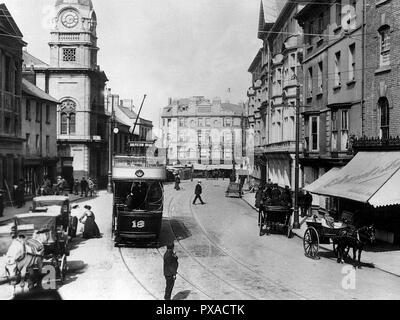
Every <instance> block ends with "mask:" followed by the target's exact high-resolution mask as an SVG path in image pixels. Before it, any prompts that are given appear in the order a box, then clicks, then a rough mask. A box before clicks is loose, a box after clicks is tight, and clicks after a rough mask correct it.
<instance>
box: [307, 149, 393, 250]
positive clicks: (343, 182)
mask: <svg viewBox="0 0 400 320" xmlns="http://www.w3.org/2000/svg"><path fill="white" fill-rule="evenodd" d="M399 185H400V151H380V152H378V151H369V152H368V151H362V152H358V153H357V154H356V156H355V157H354V158H353V159H352V160H351V161H350V162H349V163H348V164H347V165H346V166H344V167H343V168H341V169H339V168H335V169H334V170H330V171H328V172H327V173H326V174H325V175H323V176H322V177H321V178H319V179H318V180H316V181H315V182H313V183H312V184H310V185H308V186H306V187H305V190H307V191H309V192H311V193H313V194H317V195H321V196H327V197H329V201H328V202H329V203H328V206H327V207H326V211H327V212H329V213H330V214H331V215H332V216H334V217H335V218H337V219H338V218H340V217H343V216H344V215H345V216H346V217H348V218H350V220H352V223H353V224H354V225H355V226H356V227H361V226H363V225H367V224H374V226H375V228H376V235H377V239H378V240H381V241H385V242H389V243H395V244H399V243H400V193H399V192H398V186H399Z"/></svg>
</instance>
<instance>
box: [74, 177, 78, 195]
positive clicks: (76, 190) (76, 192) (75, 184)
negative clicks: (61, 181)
mask: <svg viewBox="0 0 400 320" xmlns="http://www.w3.org/2000/svg"><path fill="white" fill-rule="evenodd" d="M78 193H79V180H78V179H75V181H74V194H75V195H76V196H77V195H78Z"/></svg>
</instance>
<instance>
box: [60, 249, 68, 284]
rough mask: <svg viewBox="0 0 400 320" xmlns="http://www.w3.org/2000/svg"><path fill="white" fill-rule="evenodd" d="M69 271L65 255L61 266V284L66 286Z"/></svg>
mask: <svg viewBox="0 0 400 320" xmlns="http://www.w3.org/2000/svg"><path fill="white" fill-rule="evenodd" d="M67 271H68V263H67V256H66V255H63V256H62V258H61V266H60V282H61V284H64V282H65V278H66V276H67Z"/></svg>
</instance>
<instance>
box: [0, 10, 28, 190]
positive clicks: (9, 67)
mask: <svg viewBox="0 0 400 320" xmlns="http://www.w3.org/2000/svg"><path fill="white" fill-rule="evenodd" d="M25 45H26V43H25V42H24V41H23V40H22V33H21V31H20V30H19V29H18V26H17V25H16V23H15V21H14V20H13V18H12V16H11V14H10V12H9V11H8V9H7V7H6V6H5V5H4V4H0V91H1V96H0V99H1V101H0V188H3V189H7V188H8V189H9V190H10V193H11V194H12V188H13V185H14V184H17V182H18V180H19V179H21V178H22V166H23V155H24V149H23V145H24V138H25V137H23V135H22V130H21V119H22V113H21V96H22V85H21V79H22V73H21V72H22V48H23V47H24V46H25Z"/></svg>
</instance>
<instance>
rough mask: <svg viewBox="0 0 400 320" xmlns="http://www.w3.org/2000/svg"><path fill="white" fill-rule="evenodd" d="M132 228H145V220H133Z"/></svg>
mask: <svg viewBox="0 0 400 320" xmlns="http://www.w3.org/2000/svg"><path fill="white" fill-rule="evenodd" d="M132 228H133V229H143V228H144V221H143V220H140V221H136V220H133V221H132Z"/></svg>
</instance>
